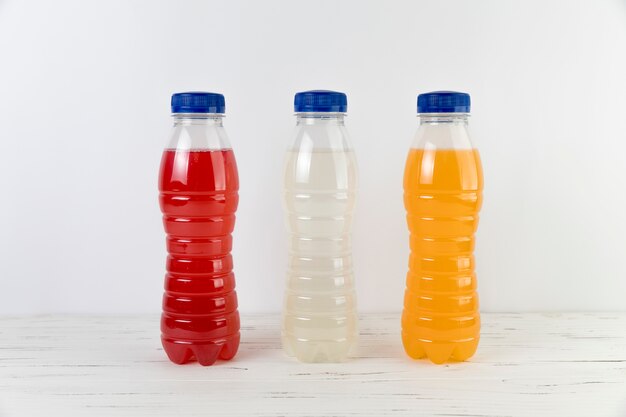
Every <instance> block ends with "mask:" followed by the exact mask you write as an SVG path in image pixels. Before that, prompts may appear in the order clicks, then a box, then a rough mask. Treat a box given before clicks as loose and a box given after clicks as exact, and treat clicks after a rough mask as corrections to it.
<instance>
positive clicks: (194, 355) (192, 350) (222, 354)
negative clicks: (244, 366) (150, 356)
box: [161, 333, 240, 366]
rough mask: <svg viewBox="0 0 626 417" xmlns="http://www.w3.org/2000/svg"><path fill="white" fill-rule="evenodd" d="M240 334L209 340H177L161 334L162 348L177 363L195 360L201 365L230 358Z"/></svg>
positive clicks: (235, 352)
mask: <svg viewBox="0 0 626 417" xmlns="http://www.w3.org/2000/svg"><path fill="white" fill-rule="evenodd" d="M239 339H240V334H239V333H237V334H234V335H232V336H228V337H225V338H223V339H218V340H211V341H198V340H177V339H170V338H167V337H164V336H161V343H162V344H163V349H164V350H165V353H166V354H167V357H168V358H169V359H170V361H172V362H174V363H175V364H177V365H182V364H185V363H188V362H193V361H197V362H198V363H199V364H200V365H202V366H210V365H213V364H214V363H215V362H216V361H217V359H218V358H219V359H221V360H225V361H227V360H230V359H232V358H233V357H234V356H235V355H236V354H237V350H238V349H239Z"/></svg>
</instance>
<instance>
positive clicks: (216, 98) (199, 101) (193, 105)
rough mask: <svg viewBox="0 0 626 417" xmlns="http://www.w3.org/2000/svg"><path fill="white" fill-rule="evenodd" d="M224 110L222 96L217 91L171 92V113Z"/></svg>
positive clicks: (218, 111)
mask: <svg viewBox="0 0 626 417" xmlns="http://www.w3.org/2000/svg"><path fill="white" fill-rule="evenodd" d="M225 110H226V103H225V101H224V96H223V95H221V94H218V93H205V92H202V91H189V92H186V93H176V94H172V113H221V114H223V113H224V111H225Z"/></svg>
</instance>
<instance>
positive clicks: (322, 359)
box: [283, 337, 354, 363]
mask: <svg viewBox="0 0 626 417" xmlns="http://www.w3.org/2000/svg"><path fill="white" fill-rule="evenodd" d="M353 345H354V343H353V342H352V341H351V340H347V339H343V340H336V341H335V340H321V341H317V340H303V339H291V338H286V337H283V349H284V351H285V353H286V354H287V355H288V356H291V357H295V358H296V359H298V360H299V361H300V362H305V363H339V362H345V361H347V360H348V356H349V354H350V351H351V350H352V347H353Z"/></svg>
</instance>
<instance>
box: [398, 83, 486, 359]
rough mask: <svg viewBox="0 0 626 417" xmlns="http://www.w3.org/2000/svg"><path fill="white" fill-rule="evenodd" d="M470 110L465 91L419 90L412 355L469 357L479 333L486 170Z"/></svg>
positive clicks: (408, 193) (408, 302)
mask: <svg viewBox="0 0 626 417" xmlns="http://www.w3.org/2000/svg"><path fill="white" fill-rule="evenodd" d="M469 111H470V97H469V95H468V94H465V93H457V92H452V91H436V92H432V93H426V94H420V95H419V96H418V98H417V113H418V116H419V119H420V126H419V129H418V131H417V134H416V135H415V139H414V141H413V145H412V147H411V150H410V151H409V155H408V157H407V161H406V168H405V171H404V205H405V208H406V211H407V223H408V227H409V231H410V234H411V237H410V248H411V255H410V258H409V272H408V274H407V278H406V291H405V294H404V310H403V312H402V343H403V345H404V349H405V351H406V352H407V354H408V355H409V356H410V357H412V358H415V359H419V358H428V359H430V360H431V361H432V362H434V363H438V364H440V363H444V362H446V361H449V360H453V361H463V360H466V359H467V358H469V357H471V356H472V355H473V354H474V352H476V347H477V346H478V340H479V337H480V316H479V313H478V294H477V293H476V274H475V272H474V255H473V251H474V233H475V232H476V227H477V225H478V211H479V209H480V206H481V202H482V188H483V176H482V168H481V164H480V157H479V155H478V150H476V149H475V148H474V147H473V146H472V143H471V142H470V138H469V134H468V129H467V120H468V117H469Z"/></svg>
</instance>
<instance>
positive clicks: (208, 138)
mask: <svg viewBox="0 0 626 417" xmlns="http://www.w3.org/2000/svg"><path fill="white" fill-rule="evenodd" d="M166 148H167V149H182V150H222V149H231V144H230V140H229V138H228V134H227V133H226V130H225V129H224V127H223V126H205V125H175V126H174V127H172V130H171V132H170V136H169V139H168V141H167V145H166Z"/></svg>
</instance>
